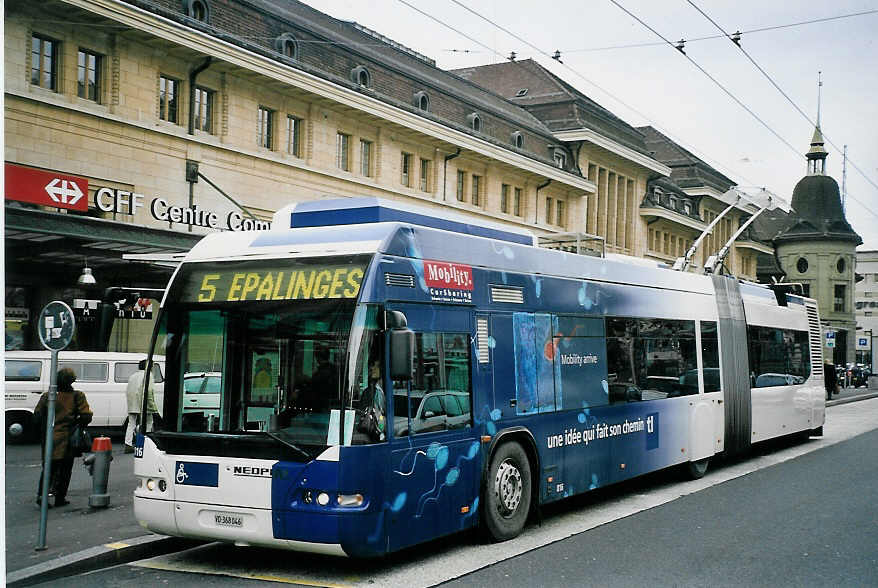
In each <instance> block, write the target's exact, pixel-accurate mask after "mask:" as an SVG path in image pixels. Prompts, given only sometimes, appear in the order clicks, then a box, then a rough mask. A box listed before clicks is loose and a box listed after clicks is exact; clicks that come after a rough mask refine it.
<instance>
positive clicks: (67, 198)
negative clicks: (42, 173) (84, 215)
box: [46, 178, 84, 206]
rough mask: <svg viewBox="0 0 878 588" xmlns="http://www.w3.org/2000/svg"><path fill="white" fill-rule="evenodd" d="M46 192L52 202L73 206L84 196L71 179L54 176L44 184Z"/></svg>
mask: <svg viewBox="0 0 878 588" xmlns="http://www.w3.org/2000/svg"><path fill="white" fill-rule="evenodd" d="M46 193H47V194H48V195H49V198H51V199H52V200H53V201H54V202H57V203H59V204H64V205H66V206H74V205H75V204H76V203H77V202H79V200H80V199H81V198H82V197H83V196H84V194H83V193H82V190H80V189H79V186H78V185H77V184H76V182H74V181H73V180H64V179H61V178H55V179H53V180H52V181H51V182H49V183H48V184H46Z"/></svg>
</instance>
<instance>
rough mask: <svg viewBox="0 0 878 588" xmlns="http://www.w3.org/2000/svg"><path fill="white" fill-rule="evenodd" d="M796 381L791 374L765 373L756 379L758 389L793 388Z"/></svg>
mask: <svg viewBox="0 0 878 588" xmlns="http://www.w3.org/2000/svg"><path fill="white" fill-rule="evenodd" d="M795 383H796V381H795V379H794V377H793V376H792V375H790V374H773V373H770V372H769V373H765V374H760V375H759V376H757V377H756V386H755V387H756V388H768V387H770V386H792V385H793V384H795Z"/></svg>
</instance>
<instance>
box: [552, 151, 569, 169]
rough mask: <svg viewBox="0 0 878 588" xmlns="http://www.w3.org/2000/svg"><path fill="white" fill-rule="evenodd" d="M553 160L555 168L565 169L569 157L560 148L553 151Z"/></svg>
mask: <svg viewBox="0 0 878 588" xmlns="http://www.w3.org/2000/svg"><path fill="white" fill-rule="evenodd" d="M552 160H553V161H554V162H555V167H558V168H560V169H564V168H565V167H566V166H567V156H566V155H565V154H564V151H562V150H561V149H560V148H559V147H555V148H554V149H553V150H552Z"/></svg>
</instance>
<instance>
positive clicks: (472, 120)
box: [466, 112, 482, 133]
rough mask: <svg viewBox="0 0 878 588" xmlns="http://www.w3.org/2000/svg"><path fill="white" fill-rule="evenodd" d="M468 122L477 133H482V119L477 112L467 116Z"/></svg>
mask: <svg viewBox="0 0 878 588" xmlns="http://www.w3.org/2000/svg"><path fill="white" fill-rule="evenodd" d="M466 120H467V121H468V122H469V124H470V127H472V130H474V131H475V132H477V133H480V132H482V119H481V117H479V115H478V114H477V113H475V112H473V113H471V114H469V115H467V117H466Z"/></svg>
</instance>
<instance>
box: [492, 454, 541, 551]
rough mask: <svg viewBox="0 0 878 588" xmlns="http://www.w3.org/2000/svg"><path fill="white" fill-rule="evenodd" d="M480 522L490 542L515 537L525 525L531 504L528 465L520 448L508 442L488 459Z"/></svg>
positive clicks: (525, 456)
mask: <svg viewBox="0 0 878 588" xmlns="http://www.w3.org/2000/svg"><path fill="white" fill-rule="evenodd" d="M484 503H485V507H484V508H483V509H482V519H483V522H484V523H485V528H486V530H487V532H488V535H489V537H490V538H491V539H493V540H494V541H506V540H508V539H512V538H513V537H516V536H518V534H519V533H521V530H522V529H523V528H524V524H525V523H526V522H527V516H528V513H529V512H530V503H531V472H530V462H529V460H528V458H527V454H526V453H525V451H524V449H522V447H521V445H519V444H518V443H516V442H514V441H512V442H509V443H504V444H503V445H501V446H500V447H498V448H497V451H495V452H494V456H493V457H492V458H491V465H490V468H489V469H488V479H487V487H486V488H485V501H484Z"/></svg>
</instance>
